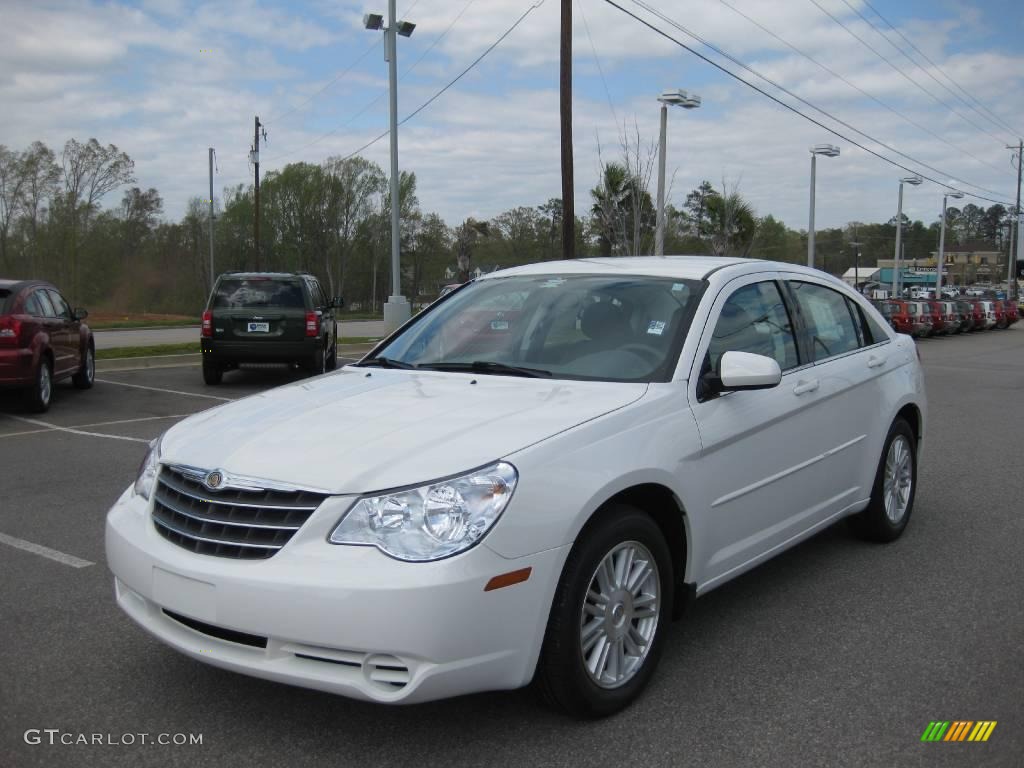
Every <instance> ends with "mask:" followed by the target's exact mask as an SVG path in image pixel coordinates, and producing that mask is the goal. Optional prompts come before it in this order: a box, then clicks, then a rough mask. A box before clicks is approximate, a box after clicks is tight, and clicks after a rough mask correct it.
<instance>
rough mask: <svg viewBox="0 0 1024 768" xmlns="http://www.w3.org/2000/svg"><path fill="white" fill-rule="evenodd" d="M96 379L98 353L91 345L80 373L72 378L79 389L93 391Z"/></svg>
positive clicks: (86, 352) (79, 368) (83, 360)
mask: <svg viewBox="0 0 1024 768" xmlns="http://www.w3.org/2000/svg"><path fill="white" fill-rule="evenodd" d="M95 379H96V353H95V352H93V349H92V345H91V344H90V345H89V346H88V347H86V349H85V357H84V358H83V359H82V364H81V365H80V366H79V367H78V373H76V374H75V375H74V376H72V377H71V381H72V383H73V384H74V385H75V386H76V387H78V388H79V389H92V384H93V381H95Z"/></svg>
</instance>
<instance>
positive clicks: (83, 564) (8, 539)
mask: <svg viewBox="0 0 1024 768" xmlns="http://www.w3.org/2000/svg"><path fill="white" fill-rule="evenodd" d="M0 544H6V545H7V546H9V547H14V548H15V549H20V550H22V551H24V552H31V553H32V554H33V555H39V556H40V557H45V558H47V559H49V560H53V561H54V562H58V563H61V564H62V565H67V566H70V567H72V568H88V567H89V566H90V565H96V563H94V562H92V561H90V560H83V559H82V558H80V557H75V556H74V555H69V554H67V553H66V552H61V551H59V550H56V549H50V548H49V547H44V546H43V545H42V544H35V543H33V542H31V541H25V540H24V539H19V538H16V537H14V536H8V535H7V534H6V533H0Z"/></svg>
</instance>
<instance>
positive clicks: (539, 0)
mask: <svg viewBox="0 0 1024 768" xmlns="http://www.w3.org/2000/svg"><path fill="white" fill-rule="evenodd" d="M542 5H544V0H537V2H535V3H533V4H532V5H531V6H530V7H529V8H527V9H526V10H525V11H524V12H523V14H522V15H521V16H520V17H519V18H518V19H516V20H515V22H513V24H512V26H511V27H509V28H508V29H506V30H505V31H504V32H503V33H502V34H501V37H499V38H498V39H497V40H495V41H494V42H493V43H491V44H490V45H489V46H488V47H487V48H486V49H485V50H484V52H483V53H481V54H480V55H479V56H477V57H476V58H475V59H473V61H472V62H471V63H470V65H469V66H468V67H466V68H465V69H463V70H462V71H461V72H459V74H457V75H456V76H455V77H454V78H452V79H451V80H449V81H448V83H447V84H446V85H445V86H444V87H443V88H441V90H439V91H438V92H437V93H435V94H434V95H433V96H431V97H430V98H429V99H427V100H426V101H425V102H423V103H422V104H420V105H419V106H418V107H416V109H414V110H413V111H412V112H410V113H409V114H408V115H406V116H405V117H403V118H402V119H401V120H399V121H398V125H405V124H406V123H407V122H409V121H410V120H412V119H413V118H414V117H416V115H418V114H419V113H420V112H422V111H423V110H424V109H426V108H427V107H429V106H430V105H431V104H433V103H434V102H435V101H437V99H439V98H440V97H441V96H442V95H443V94H444V93H445V91H447V90H448V89H449V88H451V87H452V86H453V85H455V84H456V83H457V82H459V80H461V79H462V78H463V77H465V76H466V74H468V73H469V71H470V70H471V69H473V68H474V67H475V66H476V65H477V64H479V63H480V62H481V61H483V60H484V58H485V57H486V56H487V54H489V53H490V52H491V51H493V50H494V49H495V48H497V47H498V46H499V45H500V44H501V43H502V41H503V40H504V39H505V38H506V37H508V36H509V35H511V34H512V32H513V31H515V29H516V27H518V26H519V25H520V24H522V23H523V21H524V20H525V19H526V17H527V16H529V15H530V14H531V13H533V12H534V11H535V10H537V9H538V8H540V7H541V6H542ZM389 133H390V131H384V132H383V133H382V134H380V135H379V136H377V137H376V138H374V139H371V140H370V141H368V142H367V143H366V144H364V145H363V146H361V147H360V148H359V149H357V150H356V151H355V152H350V153H349V154H347V155H345V157H343V158H342V160H348V159H350V158H352V157H355V156H356V155H358V154H359V153H360V152H362V151H363V150H365V149H368V148H370V147H372V146H373V145H374V144H376V143H377V142H378V141H380V140H381V139H383V138H384V137H385V136H387V135H388V134H389Z"/></svg>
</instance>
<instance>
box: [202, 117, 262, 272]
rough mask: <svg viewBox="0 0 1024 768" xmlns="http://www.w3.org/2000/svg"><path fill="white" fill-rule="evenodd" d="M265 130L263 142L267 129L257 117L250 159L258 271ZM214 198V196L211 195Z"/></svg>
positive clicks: (253, 229)
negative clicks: (261, 141) (252, 177)
mask: <svg viewBox="0 0 1024 768" xmlns="http://www.w3.org/2000/svg"><path fill="white" fill-rule="evenodd" d="M261 128H263V132H262V133H263V140H264V141H266V139H267V131H266V128H264V127H263V125H262V124H261V123H260V116H259V115H256V128H255V130H254V131H253V135H252V151H251V152H250V153H249V157H250V158H251V159H252V164H253V166H254V168H255V179H256V183H255V185H254V187H253V189H254V200H253V205H254V207H253V212H254V216H253V227H252V235H253V242H254V244H255V248H256V269H257V270H259V268H260V129H261ZM211 197H212V195H211Z"/></svg>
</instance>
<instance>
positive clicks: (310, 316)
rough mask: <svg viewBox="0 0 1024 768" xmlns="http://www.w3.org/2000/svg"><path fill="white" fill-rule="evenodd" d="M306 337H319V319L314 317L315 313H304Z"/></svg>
mask: <svg viewBox="0 0 1024 768" xmlns="http://www.w3.org/2000/svg"><path fill="white" fill-rule="evenodd" d="M306 335H307V336H319V335H320V318H318V317H317V316H316V312H307V313H306Z"/></svg>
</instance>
